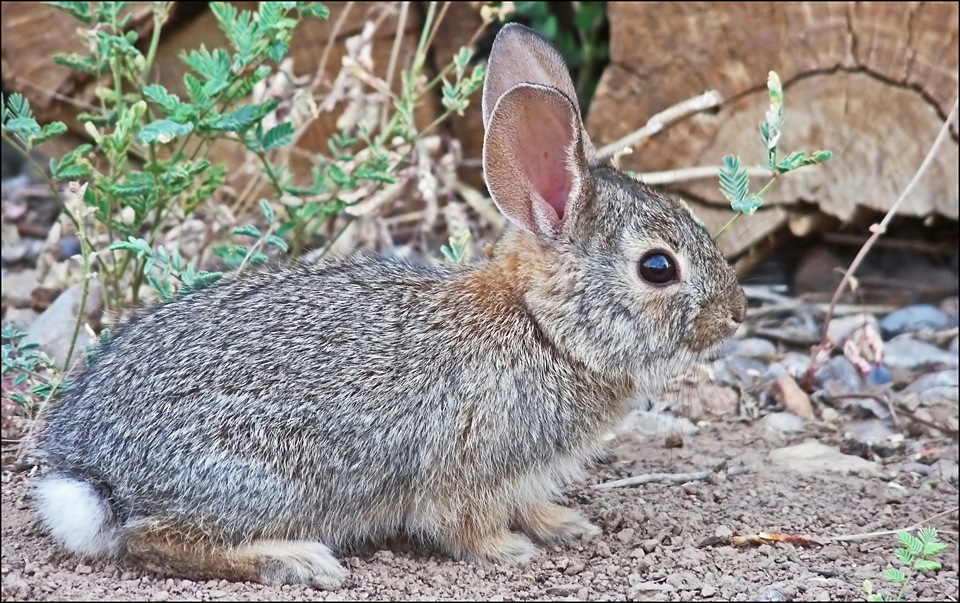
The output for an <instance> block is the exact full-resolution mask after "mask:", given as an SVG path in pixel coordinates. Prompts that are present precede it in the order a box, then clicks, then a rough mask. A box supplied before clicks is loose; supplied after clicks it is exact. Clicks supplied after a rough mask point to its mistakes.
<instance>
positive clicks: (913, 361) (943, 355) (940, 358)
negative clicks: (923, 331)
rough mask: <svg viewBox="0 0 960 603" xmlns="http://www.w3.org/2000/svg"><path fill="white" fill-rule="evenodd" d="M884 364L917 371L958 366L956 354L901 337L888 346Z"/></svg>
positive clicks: (959, 363)
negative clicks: (924, 368)
mask: <svg viewBox="0 0 960 603" xmlns="http://www.w3.org/2000/svg"><path fill="white" fill-rule="evenodd" d="M884 362H885V364H886V365H887V366H889V367H890V368H903V369H908V370H916V369H918V368H921V367H924V366H931V365H937V364H944V365H947V366H958V365H960V360H958V358H957V355H956V354H951V353H950V352H947V351H945V350H941V349H940V348H938V347H937V346H935V345H933V344H932V343H927V342H925V341H919V340H917V339H910V338H906V337H901V338H898V339H894V340H893V341H890V342H888V343H887V345H886V351H885V353H884Z"/></svg>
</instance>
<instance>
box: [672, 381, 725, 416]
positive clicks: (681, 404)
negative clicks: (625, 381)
mask: <svg viewBox="0 0 960 603" xmlns="http://www.w3.org/2000/svg"><path fill="white" fill-rule="evenodd" d="M662 398H663V402H665V403H666V407H667V408H672V409H674V411H675V412H676V413H677V414H679V415H681V416H684V417H686V418H688V419H690V420H691V421H700V420H701V419H703V418H705V416H706V415H711V416H720V415H727V414H732V413H736V412H737V409H738V408H739V407H740V393H739V392H738V391H737V390H735V389H733V388H732V387H729V386H727V385H722V384H719V383H697V384H686V383H684V384H680V385H679V386H676V387H673V388H671V389H669V390H667V391H665V392H663V394H662Z"/></svg>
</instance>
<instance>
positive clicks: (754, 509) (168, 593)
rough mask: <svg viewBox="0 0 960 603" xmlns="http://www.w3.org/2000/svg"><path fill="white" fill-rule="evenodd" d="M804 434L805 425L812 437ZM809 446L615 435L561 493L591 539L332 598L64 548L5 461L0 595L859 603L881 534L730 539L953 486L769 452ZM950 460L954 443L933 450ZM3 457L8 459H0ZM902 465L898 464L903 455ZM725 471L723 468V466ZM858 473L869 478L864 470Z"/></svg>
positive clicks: (865, 524)
mask: <svg viewBox="0 0 960 603" xmlns="http://www.w3.org/2000/svg"><path fill="white" fill-rule="evenodd" d="M813 431H816V430H813ZM807 439H817V440H819V441H821V442H823V443H824V444H827V445H831V446H838V445H839V442H840V436H839V434H838V433H829V432H827V431H820V432H818V433H817V432H811V431H810V430H808V433H806V434H803V435H800V436H798V437H796V438H793V439H791V440H786V439H784V438H783V436H773V435H768V432H767V431H765V430H764V429H763V428H762V426H761V425H760V424H757V423H755V424H747V423H742V422H737V421H735V420H732V419H731V420H728V421H720V422H717V423H714V424H712V425H707V426H702V429H701V431H700V433H698V434H696V435H693V436H686V438H685V440H684V442H683V446H682V447H679V448H674V447H670V448H668V447H667V445H666V442H667V441H668V440H666V439H665V438H664V437H646V438H639V437H634V436H627V437H623V438H621V440H620V441H619V442H618V443H616V444H615V445H614V446H613V447H612V449H611V453H610V454H609V456H608V458H606V459H604V460H603V461H602V462H601V463H599V464H598V465H597V466H596V467H595V468H594V469H593V471H591V473H590V476H589V478H588V482H587V483H586V484H582V485H580V486H579V487H576V488H573V489H571V490H570V491H569V492H568V496H567V498H568V503H569V504H571V505H572V506H575V507H577V508H580V509H581V510H583V511H584V513H585V514H586V515H587V516H588V517H589V518H590V519H591V520H592V521H593V522H595V523H596V524H597V525H598V526H600V527H601V528H602V529H603V533H602V535H600V536H598V537H594V538H592V539H591V540H589V541H586V542H584V541H578V542H575V543H573V544H572V545H568V546H566V547H552V548H547V549H545V550H544V551H543V553H542V554H541V555H540V556H539V557H538V558H536V559H535V560H534V561H533V562H531V563H530V564H529V565H527V566H524V567H519V568H495V567H478V566H475V565H468V564H465V563H462V562H456V561H453V560H451V559H449V558H446V557H443V556H437V555H432V554H431V552H430V551H425V550H422V549H417V548H411V547H410V546H405V545H403V544H402V543H399V544H395V545H393V546H392V547H391V548H389V549H386V548H384V549H371V550H368V551H362V552H357V553H355V556H352V557H345V558H343V563H344V565H345V567H347V568H348V570H349V571H350V577H349V578H348V580H347V582H346V584H345V585H344V588H342V589H341V590H339V591H334V592H323V591H315V590H311V589H309V588H307V587H302V586H292V587H291V586H280V585H261V584H251V583H229V582H226V581H215V580H214V581H207V582H195V581H188V580H182V579H180V578H177V577H170V576H166V575H159V574H156V573H152V572H145V571H142V570H140V569H139V568H137V567H134V566H131V565H128V564H124V563H120V564H114V563H110V562H106V561H101V560H85V559H81V558H78V557H75V556H73V555H69V554H66V553H64V552H62V551H61V550H58V548H57V547H56V546H55V545H54V543H53V542H52V541H51V540H50V538H49V537H48V536H47V535H46V533H45V532H44V531H43V530H42V528H41V527H40V525H39V524H38V521H37V517H36V514H35V512H34V510H33V504H32V495H31V477H29V474H30V473H31V470H32V467H28V466H23V465H20V466H17V465H15V464H12V463H9V462H5V467H4V472H3V477H2V481H3V487H2V493H3V494H2V508H3V530H2V534H3V545H2V559H0V572H2V596H3V600H5V601H6V600H10V601H22V600H74V601H82V600H94V599H96V600H108V601H116V600H129V599H141V600H154V601H166V600H170V601H201V600H202V601H214V600H215V601H248V600H258V599H268V600H284V601H296V600H308V599H313V600H316V599H320V600H328V601H332V600H364V599H374V600H426V601H429V600H450V599H461V600H464V599H466V600H469V599H473V600H484V599H485V600H491V601H497V600H500V601H502V600H534V599H536V600H670V601H676V600H679V601H691V600H710V599H713V600H733V601H737V600H739V601H750V600H752V601H784V600H863V599H864V595H863V592H862V590H861V585H862V583H863V581H864V579H867V578H869V579H871V580H872V581H873V582H874V584H875V585H877V586H881V587H883V588H884V589H886V590H888V591H889V590H891V589H892V585H891V584H889V583H887V582H886V581H885V580H884V579H883V577H882V574H883V570H884V569H885V568H886V567H888V566H890V565H892V564H895V560H894V550H895V549H896V547H897V545H896V540H895V538H894V536H892V535H884V536H880V537H873V538H868V539H864V540H859V541H844V542H826V543H825V544H823V545H822V546H814V547H810V548H803V547H800V546H798V545H794V544H785V543H774V544H762V545H760V546H749V547H742V548H741V547H736V548H735V547H734V546H731V545H730V544H727V543H728V542H729V538H730V536H731V535H734V536H736V535H750V534H755V533H757V532H777V533H785V534H803V535H810V536H813V537H816V538H819V539H823V540H825V541H826V540H828V539H829V538H830V537H835V536H841V535H851V534H858V533H868V532H875V531H881V530H889V529H896V528H903V527H907V526H910V525H911V524H914V523H915V522H918V521H921V520H924V519H925V518H928V517H931V516H934V515H936V514H938V513H942V512H943V511H946V510H949V509H951V508H953V507H955V506H956V504H957V489H956V487H955V486H954V485H951V483H950V482H948V481H947V480H945V479H943V478H942V477H941V476H939V475H936V473H935V472H931V473H930V474H928V475H921V474H922V473H923V472H922V471H920V472H919V473H917V472H911V471H908V470H905V469H904V468H908V467H913V468H914V470H916V465H917V464H916V463H913V464H912V465H906V464H903V463H902V462H900V463H898V462H890V463H889V464H886V465H885V464H883V463H882V462H881V463H880V464H879V465H878V466H879V469H880V471H879V472H875V473H873V475H872V476H870V475H866V476H865V475H861V474H848V475H844V474H840V473H835V472H823V473H820V474H815V475H804V474H801V473H796V472H794V471H792V470H790V469H785V468H780V467H779V466H778V465H775V464H773V463H772V462H771V461H770V459H769V453H770V452H771V451H772V450H774V449H777V448H782V447H783V446H786V445H789V444H797V443H801V442H803V441H805V440H807ZM939 445H940V446H941V447H945V448H942V450H943V452H944V457H949V458H951V459H956V457H957V446H956V443H955V442H953V441H946V442H944V441H942V440H941V442H940V443H939ZM9 460H10V459H9V458H8V459H6V461H9ZM903 460H904V459H902V458H901V459H900V461H903ZM723 463H726V466H729V467H734V466H738V465H745V466H747V467H749V472H747V473H744V474H738V475H726V474H725V473H723V472H721V473H718V474H715V475H714V477H712V478H711V479H710V480H708V481H701V482H688V483H683V484H660V483H653V484H646V485H643V486H639V487H633V488H615V489H604V490H598V489H593V488H591V487H590V486H591V485H592V484H597V483H600V482H604V481H608V480H611V479H617V478H622V477H627V476H630V475H638V474H647V473H681V472H694V471H703V470H709V469H712V468H716V467H718V466H721V465H722V464H723ZM731 473H732V472H731ZM868 473H869V472H868ZM932 525H933V526H934V527H937V528H939V529H941V530H943V532H942V533H941V537H942V539H943V540H944V541H945V542H948V543H949V544H950V547H949V548H948V549H947V550H946V551H945V552H944V553H943V555H942V559H941V560H942V561H943V563H944V567H943V569H942V570H941V571H939V572H937V573H935V574H930V575H924V576H920V577H918V578H917V579H916V581H915V582H914V583H913V585H912V586H911V590H910V592H908V593H907V599H908V600H917V599H924V600H939V601H944V600H952V601H956V600H957V592H958V591H957V589H958V578H957V575H958V574H957V568H958V562H957V535H956V530H957V515H956V512H954V513H949V514H947V515H944V516H942V517H940V518H938V519H936V520H934V521H933V522H932Z"/></svg>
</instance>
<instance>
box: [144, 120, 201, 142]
mask: <svg viewBox="0 0 960 603" xmlns="http://www.w3.org/2000/svg"><path fill="white" fill-rule="evenodd" d="M192 131H193V124H191V123H186V124H181V123H177V122H175V121H173V120H172V119H159V120H157V121H155V122H152V123H149V124H147V125H146V126H144V127H143V128H142V129H141V130H140V131H139V132H137V140H139V141H140V142H142V143H144V144H149V143H152V142H158V143H160V144H167V143H168V142H170V141H172V140H173V139H174V138H176V137H177V136H182V135H184V134H189V133H190V132H192Z"/></svg>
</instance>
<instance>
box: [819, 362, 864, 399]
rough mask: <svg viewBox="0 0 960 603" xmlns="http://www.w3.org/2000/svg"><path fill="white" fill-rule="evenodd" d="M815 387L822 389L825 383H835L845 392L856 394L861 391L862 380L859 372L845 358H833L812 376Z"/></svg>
mask: <svg viewBox="0 0 960 603" xmlns="http://www.w3.org/2000/svg"><path fill="white" fill-rule="evenodd" d="M813 381H814V383H816V385H817V387H821V388H822V387H824V386H825V384H826V383H827V381H836V382H837V383H838V384H840V385H841V386H842V388H843V389H844V390H845V391H847V392H858V391H860V390H861V389H863V379H862V378H861V377H860V371H858V370H857V367H855V366H853V363H852V362H850V361H849V360H847V357H846V356H834V357H833V358H831V359H830V360H828V361H827V363H826V364H824V365H823V366H822V367H820V368H819V369H818V370H817V372H816V373H814V375H813Z"/></svg>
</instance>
